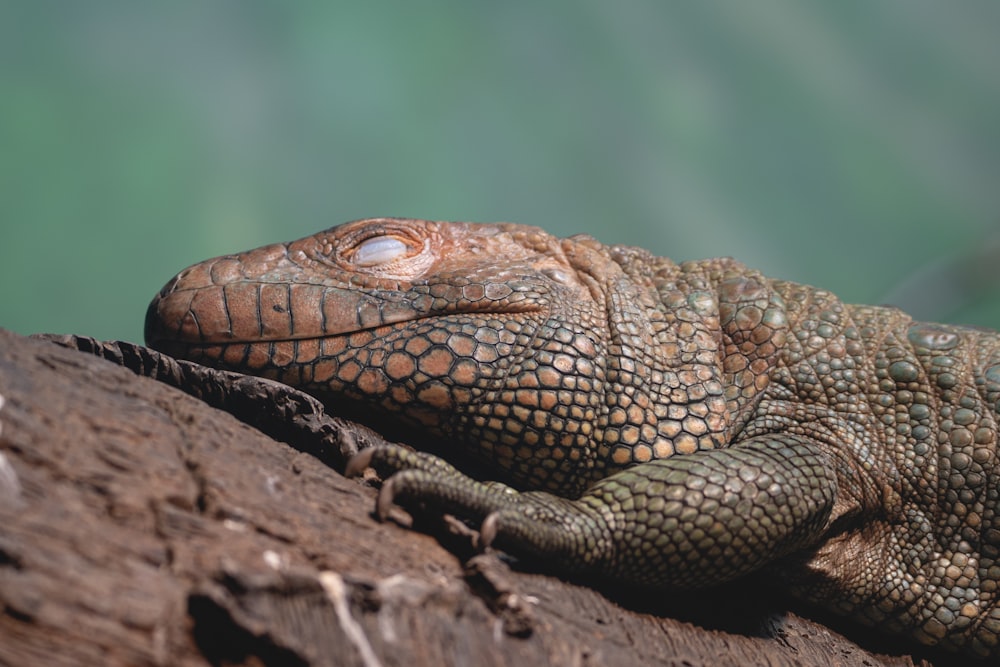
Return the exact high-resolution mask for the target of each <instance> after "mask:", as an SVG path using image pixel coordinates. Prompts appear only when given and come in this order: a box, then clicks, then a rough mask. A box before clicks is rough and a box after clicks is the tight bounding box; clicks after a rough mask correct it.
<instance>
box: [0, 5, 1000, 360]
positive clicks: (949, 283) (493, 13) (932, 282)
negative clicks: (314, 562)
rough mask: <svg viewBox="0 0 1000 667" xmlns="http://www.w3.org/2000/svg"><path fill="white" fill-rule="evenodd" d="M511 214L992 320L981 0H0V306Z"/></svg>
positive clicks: (41, 327) (117, 324)
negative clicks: (234, 256)
mask: <svg viewBox="0 0 1000 667" xmlns="http://www.w3.org/2000/svg"><path fill="white" fill-rule="evenodd" d="M373 215H402V216H412V217H425V218H434V219H456V220H477V221H495V220H509V221H517V222H524V223H530V224H534V225H539V226H542V227H545V228H547V229H548V230H550V231H552V232H554V233H557V234H560V235H566V234H572V233H577V232H587V233H590V234H593V235H594V236H597V237H598V238H600V239H601V240H603V241H606V242H614V243H629V244H636V245H642V246H645V247H647V248H649V249H650V250H652V251H654V252H656V253H659V254H666V255H670V256H671V257H673V258H675V259H693V258H699V257H706V256H715V255H732V256H736V257H738V258H740V259H741V260H743V261H745V262H746V263H748V264H751V265H753V266H755V267H757V268H760V269H761V270H763V271H764V272H765V273H767V274H769V275H773V276H776V277H781V278H787V279H793V280H797V281H801V282H807V283H811V284H814V285H820V286H823V287H827V288H829V289H832V290H834V291H836V292H837V293H838V294H840V295H841V296H842V297H843V298H845V299H846V300H849V301H855V302H874V303H879V302H894V303H897V304H899V305H902V306H904V307H906V308H908V309H910V310H911V311H913V312H915V313H916V314H918V315H919V316H921V317H924V318H928V319H935V320H947V321H952V322H963V323H969V324H980V325H988V326H989V325H992V326H1000V4H998V3H996V2H993V1H991V0H983V1H981V2H974V1H957V2H949V3H943V2H932V1H930V0H897V1H884V0H864V1H862V0H838V2H827V3H800V2H791V1H788V2H786V1H782V0H754V2H739V1H732V2H664V1H663V0H640V1H623V2H603V1H600V0H574V1H572V2H570V1H552V2H536V1H534V0H506V1H504V2H495V1H482V2H480V1H473V0H464V1H460V0H425V1H423V2H413V1H400V2H379V1H377V0H372V1H369V2H320V1H316V2H286V3H282V2H273V1H271V2H266V1H263V0H218V1H211V2H209V1H205V0H172V1H171V2H161V3H148V2H135V1H134V0H91V1H88V2H64V1H63V2H59V1H49V0H20V1H18V0H15V1H8V2H3V3H0V326H2V327H6V328H10V329H13V330H15V331H17V332H19V333H25V334H26V333H33V332H39V331H52V332H72V333H80V334H87V335H93V336H97V337H100V338H122V339H127V340H133V341H138V340H141V333H142V318H143V314H144V310H145V306H146V304H147V303H148V301H149V299H150V298H151V297H152V295H153V294H154V293H155V292H156V291H157V290H158V289H159V288H160V286H161V285H162V284H163V283H164V282H166V280H167V279H169V278H170V277H171V276H172V275H173V274H174V273H176V272H177V271H178V270H180V269H181V268H183V267H185V266H187V265H188V264H191V263H193V262H195V261H198V260H200V259H204V258H206V257H209V256H213V255H218V254H224V253H227V252H231V251H236V250H242V249H246V248H249V247H253V246H257V245H261V244H264V243H269V242H272V241H278V240H290V239H293V238H297V237H300V236H304V235H306V234H309V233H312V232H313V231H316V230H318V229H321V228H325V227H329V226H332V225H334V224H336V223H339V222H343V221H347V220H351V219H355V218H359V217H367V216H373Z"/></svg>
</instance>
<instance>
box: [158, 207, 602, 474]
mask: <svg viewBox="0 0 1000 667" xmlns="http://www.w3.org/2000/svg"><path fill="white" fill-rule="evenodd" d="M597 248H599V244H597V243H596V242H594V241H593V240H592V239H590V238H589V237H574V238H572V239H558V238H556V237H554V236H551V235H549V234H547V233H545V232H543V231H542V230H540V229H537V228H534V227H528V226H522V225H513V224H495V225H486V224H483V225H480V224H471V223H444V222H430V221H423V220H408V219H396V218H376V219H369V220H360V221H356V222H352V223H347V224H345V225H341V226H338V227H333V228H331V229H328V230H325V231H322V232H319V233H318V234H315V235H313V236H309V237H306V238H303V239H299V240H297V241H293V242H291V243H284V244H275V245H269V246H264V247H261V248H257V249H256V250H250V251H248V252H244V253H240V254H236V255H227V256H223V257H218V258H215V259H210V260H207V261H205V262H202V263H200V264H197V265H194V266H192V267H190V268H188V269H185V270H184V271H182V272H181V273H179V274H178V275H177V276H176V277H175V278H173V279H172V280H171V281H170V282H169V283H168V284H167V285H166V286H165V287H164V288H163V289H162V290H161V291H160V293H159V294H158V295H157V296H156V298H155V299H154V300H153V302H152V303H151V304H150V306H149V310H148V312H147V315H146V327H145V337H146V341H147V344H149V345H150V346H151V347H153V348H154V349H158V350H160V351H163V352H166V353H168V354H171V355H173V356H177V357H181V358H186V359H189V360H192V361H196V362H199V363H203V364H207V365H211V366H215V367H220V368H226V369H229V370H235V371H239V372H244V373H249V374H254V375H261V376H264V377H269V378H272V379H276V380H279V381H281V382H284V383H286V384H289V385H292V386H295V387H298V388H300V389H302V390H304V391H307V392H309V393H312V394H314V395H316V396H317V397H318V398H320V399H321V400H323V401H324V402H326V403H327V404H328V405H331V406H333V405H335V404H337V403H338V401H342V400H344V399H349V400H351V401H360V402H362V403H364V404H366V405H367V406H369V407H373V408H375V410H376V414H379V413H381V414H382V415H383V416H388V417H398V418H401V419H403V420H404V421H405V422H407V423H411V424H418V425H420V426H421V427H422V428H423V429H424V430H426V431H427V432H429V433H431V434H434V435H438V436H444V437H445V438H446V439H449V440H453V441H455V442H456V443H457V444H460V445H463V446H464V447H465V448H467V449H470V450H474V453H476V454H478V457H479V458H480V459H483V460H485V461H488V462H489V463H491V464H494V465H499V466H500V467H501V468H502V469H504V470H506V472H507V475H506V477H508V478H509V479H511V480H512V481H515V482H523V483H529V484H533V485H536V486H541V487H549V488H552V489H563V490H565V488H564V487H568V486H569V485H578V484H579V483H580V480H581V479H583V478H584V477H585V476H584V475H581V474H580V469H581V467H582V468H588V467H593V466H594V458H595V457H596V456H598V452H597V451H596V449H597V448H595V447H594V446H593V442H594V441H595V439H596V438H597V434H596V432H595V431H596V430H597V429H599V428H600V425H599V424H600V421H601V417H602V413H603V412H604V407H603V406H604V400H603V398H602V395H601V389H602V387H603V384H604V380H605V373H606V367H605V356H606V353H607V344H608V328H607V318H606V311H607V304H606V303H605V302H604V300H605V290H604V289H603V287H602V285H601V284H600V281H601V278H600V276H602V275H604V274H605V273H607V271H602V270H601V269H600V267H595V266H594V263H595V262H598V263H600V262H601V261H607V260H606V259H602V256H601V255H600V253H599V252H597ZM609 264H610V262H609ZM618 271H619V273H620V269H619V270H618Z"/></svg>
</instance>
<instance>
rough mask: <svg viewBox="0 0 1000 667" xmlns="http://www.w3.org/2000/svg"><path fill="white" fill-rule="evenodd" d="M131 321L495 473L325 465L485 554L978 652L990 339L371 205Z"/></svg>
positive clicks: (178, 348) (176, 344)
mask: <svg viewBox="0 0 1000 667" xmlns="http://www.w3.org/2000/svg"><path fill="white" fill-rule="evenodd" d="M145 335H146V339H147V341H148V343H149V344H150V345H151V346H152V347H154V348H156V349H159V350H161V351H164V352H167V353H169V354H173V355H175V356H180V357H183V358H187V359H190V360H194V361H198V362H201V363H205V364H209V365H214V366H218V367H223V368H227V369H230V370H237V371H241V372H245V373H251V374H256V375H262V376H266V377H270V378H273V379H277V380H279V381H282V382H285V383H287V384H289V385H293V386H295V387H299V388H301V389H304V390H305V391H308V392H310V393H312V394H314V395H316V396H317V397H319V398H320V399H323V400H328V401H330V402H331V403H332V402H333V401H335V400H338V399H339V398H344V397H346V398H350V399H354V400H360V401H364V402H365V403H367V404H368V405H370V406H372V407H373V408H375V409H376V410H380V411H384V414H386V415H395V416H397V417H399V418H402V419H404V420H406V422H407V423H409V424H412V425H413V427H415V428H416V429H419V430H420V431H421V432H423V433H427V434H430V435H431V436H434V437H436V438H438V439H439V440H440V441H441V442H442V443H445V445H446V446H447V447H452V448H460V449H461V450H462V451H464V452H466V453H468V454H470V455H472V456H473V457H475V458H477V459H478V460H479V461H480V462H482V463H484V464H485V465H486V466H488V469H492V470H493V471H495V476H496V477H497V478H498V480H500V481H502V482H505V483H507V484H510V485H512V486H510V487H508V486H506V485H505V484H500V483H493V482H490V483H483V482H479V481H476V480H474V479H472V478H470V477H468V476H466V475H465V474H463V473H462V472H459V471H458V470H457V469H456V468H455V467H452V465H450V464H448V463H446V462H445V461H444V460H443V459H442V458H438V457H435V456H431V455H430V454H427V453H422V452H414V451H412V450H410V449H408V448H404V447H400V446H386V447H378V448H374V449H367V450H364V451H363V452H362V453H361V454H359V455H358V456H357V457H356V459H355V460H353V461H352V462H351V463H350V464H349V466H348V469H349V470H348V472H349V473H357V472H358V471H359V470H361V469H363V468H364V467H366V466H368V465H372V466H374V467H376V468H377V469H379V470H380V471H382V472H383V473H385V474H387V475H389V476H388V479H387V481H386V482H385V484H384V485H383V487H382V490H381V492H380V496H379V500H378V511H379V513H380V514H383V515H384V514H385V513H386V512H387V511H388V509H389V507H390V506H391V504H392V503H393V502H400V503H403V504H405V503H412V502H415V501H420V502H422V503H426V504H428V505H430V506H433V507H436V508H438V509H439V510H441V511H446V512H449V513H454V514H457V515H459V516H462V517H465V518H466V519H467V520H470V521H473V522H481V533H482V539H483V541H484V542H485V543H487V544H489V543H492V544H493V545H494V546H496V547H498V548H500V549H502V550H505V551H508V552H509V553H512V554H515V555H518V556H521V557H525V558H534V559H537V560H539V561H541V562H545V563H549V564H550V565H551V566H552V567H554V568H558V569H561V570H563V571H569V572H583V573H587V574H589V575H591V576H595V577H600V578H603V579H605V580H611V581H616V582H621V583H622V584H627V585H632V586H645V587H652V588H660V589H680V588H692V587H699V586H708V585H714V584H719V583H722V582H725V581H729V580H732V579H734V578H736V577H740V576H741V575H744V574H747V573H749V572H751V571H753V570H756V569H758V568H762V567H765V566H768V567H771V568H772V569H773V571H774V572H775V579H776V580H777V581H780V582H781V583H782V585H785V586H787V587H788V588H789V590H791V591H792V592H793V593H794V594H796V595H798V596H801V597H803V598H805V599H807V600H810V601H813V602H815V603H818V604H820V605H822V606H824V607H827V608H829V609H832V610H834V611H835V612H838V613H841V614H845V615H850V616H853V617H855V618H858V619H860V620H862V621H864V622H866V623H868V624H872V625H875V626H878V627H880V628H883V629H885V630H887V631H890V632H895V633H901V634H905V635H908V636H910V637H912V638H915V639H917V640H919V641H920V642H923V643H925V644H929V645H935V646H939V647H943V648H946V649H950V650H956V651H963V652H965V653H966V654H967V655H970V656H978V657H990V656H992V657H997V656H1000V604H998V600H1000V597H998V585H1000V560H998V557H1000V464H998V460H997V456H998V449H997V447H998V444H997V438H998V427H997V422H998V418H1000V414H998V410H1000V334H998V333H997V332H994V331H988V330H984V329H976V328H969V327H960V326H947V325H940V324H927V323H923V322H915V321H913V320H912V319H911V318H910V317H909V316H907V315H906V314H904V313H903V312H901V311H900V310H898V309H895V308H890V307H876V306H862V305H847V304H844V303H842V302H841V301H839V300H838V299H837V298H836V297H835V296H834V295H833V294H831V293H830V292H827V291H823V290H820V289H815V288H812V287H808V286H805V285H799V284H796V283H792V282H785V281H781V280H774V279H771V278H767V277H765V276H763V275H761V274H760V273H758V272H757V271H755V270H752V269H749V268H747V267H746V266H744V265H742V264H740V263H738V262H736V261H734V260H732V259H709V260H703V261H693V262H685V263H675V262H673V261H671V260H670V259H667V258H664V257H656V256H654V255H652V254H650V253H649V252H647V251H645V250H642V249H639V248H634V247H626V246H609V245H603V244H601V243H599V242H597V241H596V240H594V239H593V238H591V237H589V236H584V235H578V236H572V237H570V238H565V239H562V238H556V237H554V236H552V235H550V234H547V233H545V232H544V231H542V230H540V229H537V228H534V227H528V226H522V225H516V224H471V223H444V222H429V221H424V220H408V219H395V218H377V219H371V220H360V221H356V222H352V223H348V224H345V225H341V226H338V227H334V228H332V229H328V230H326V231H322V232H319V233H318V234H315V235H313V236H309V237H307V238H304V239H300V240H298V241H294V242H291V243H280V244H275V245H269V246H265V247H262V248H258V249H256V250H251V251H248V252H244V253H241V254H237V255H227V256H224V257H219V258H216V259H211V260H208V261H206V262H203V263H201V264H197V265H195V266H192V267H190V268H188V269H186V270H184V271H182V272H181V273H180V274H178V275H177V277H175V278H174V279H173V280H171V281H170V282H169V283H168V284H167V285H166V286H165V287H164V288H163V290H162V291H161V292H160V293H159V295H158V296H157V297H156V298H155V300H154V301H153V303H152V304H151V305H150V307H149V311H148V314H147V319H146V332H145ZM445 451H447V449H446V450H445ZM453 451H454V450H453ZM445 456H447V454H445ZM515 489H517V490H515Z"/></svg>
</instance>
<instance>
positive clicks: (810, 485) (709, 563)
mask: <svg viewBox="0 0 1000 667" xmlns="http://www.w3.org/2000/svg"><path fill="white" fill-rule="evenodd" d="M358 457H359V458H358V459H356V460H355V461H354V462H352V463H353V465H352V466H349V471H350V472H356V471H358V470H359V468H363V467H364V466H365V465H367V464H368V463H369V462H373V463H374V464H375V465H376V467H380V468H382V469H383V470H384V469H386V468H389V469H396V470H399V472H397V473H396V474H395V475H392V476H391V477H390V478H389V479H388V481H387V483H386V486H385V487H384V488H383V491H382V493H381V494H380V499H379V512H380V514H384V513H385V512H387V511H388V507H389V504H390V503H391V502H400V503H403V504H406V503H409V502H413V501H421V502H424V503H427V504H429V505H432V506H435V507H438V508H440V509H442V510H445V511H448V512H452V513H455V514H457V515H460V516H464V517H467V518H469V519H472V520H479V521H483V526H482V536H483V540H484V542H486V543H493V544H494V545H496V546H497V547H498V548H500V549H503V550H504V551H508V552H510V553H512V554H514V555H517V556H528V557H532V558H534V559H537V560H540V561H543V562H546V563H549V564H551V565H554V566H556V567H558V568H560V569H562V570H566V571H571V572H579V573H590V574H596V575H599V576H603V577H607V578H610V579H613V580H616V581H619V582H622V583H626V584H631V585H651V586H656V587H664V588H692V587H699V586H705V585H708V584H710V583H721V582H723V581H728V580H731V579H734V578H736V577H739V576H741V575H743V574H746V573H748V572H750V571H752V570H754V569H756V568H758V567H760V566H762V565H764V564H766V563H768V562H770V561H772V560H774V559H776V558H778V557H780V556H782V555H784V554H787V553H789V552H791V551H793V550H795V549H797V548H801V547H804V546H807V545H808V544H810V543H811V542H813V541H815V539H816V538H817V537H818V536H819V535H820V534H821V533H822V531H823V529H824V527H825V526H826V523H827V520H828V518H829V516H830V513H831V510H832V508H833V504H834V500H835V497H836V489H837V483H836V478H835V475H834V471H833V466H832V463H831V462H830V461H829V460H828V459H827V457H826V456H825V455H824V454H823V452H822V451H821V449H820V448H819V447H818V446H817V445H816V444H815V443H813V442H812V441H810V440H808V439H806V438H800V437H796V436H788V435H770V436H761V437H757V438H753V439H749V440H747V441H744V442H741V443H739V444H737V445H734V446H733V447H730V448H727V449H719V450H710V451H704V452H698V453H696V454H691V455H683V456H674V457H672V458H668V459H661V460H657V461H653V462H650V463H645V464H641V465H637V466H634V467H632V468H629V469H627V470H623V471H621V472H617V473H615V474H613V475H610V476H608V477H607V478H605V479H603V480H600V481H599V482H597V483H595V484H594V485H593V486H591V487H590V488H589V489H588V490H587V491H586V492H585V493H584V494H583V495H582V496H581V497H580V498H579V499H577V500H569V499H566V498H561V497H558V496H553V495H551V494H548V493H544V492H526V493H516V492H514V491H512V490H510V489H508V488H507V487H503V486H502V485H497V486H493V485H489V484H483V483H480V482H477V481H475V480H473V479H471V478H469V477H466V476H464V475H462V474H461V473H459V472H458V471H457V470H455V469H454V468H452V467H451V466H449V465H448V464H447V463H444V462H443V461H441V460H440V459H437V458H435V457H432V456H429V455H426V454H418V453H415V452H409V451H407V450H404V449H402V448H395V447H393V448H377V449H376V450H374V451H372V452H371V453H368V452H363V453H362V454H359V455H358Z"/></svg>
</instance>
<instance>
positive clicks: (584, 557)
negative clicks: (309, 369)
mask: <svg viewBox="0 0 1000 667" xmlns="http://www.w3.org/2000/svg"><path fill="white" fill-rule="evenodd" d="M367 467H373V468H375V469H376V470H377V471H378V472H379V473H380V474H383V475H384V474H388V477H387V479H386V481H385V482H384V483H383V485H382V488H381V490H380V491H379V495H378V499H377V501H376V506H375V515H376V516H377V517H378V518H379V520H384V519H385V518H386V517H387V516H389V512H390V511H391V510H392V508H393V506H394V505H396V504H399V505H402V506H404V507H406V506H411V505H413V504H415V503H421V504H424V505H426V506H429V507H433V508H434V509H436V510H439V511H441V512H444V513H448V514H454V515H455V516H458V517H461V518H464V519H467V520H470V521H472V522H474V523H476V522H479V523H481V528H480V539H479V546H480V547H481V548H484V549H485V548H487V547H489V546H491V545H493V544H495V545H496V546H497V547H498V548H499V549H502V550H504V551H507V552H509V553H511V554H512V555H516V556H523V555H531V556H536V557H541V558H542V559H543V560H544V559H552V558H555V559H556V561H557V562H560V564H562V565H563V566H566V567H569V568H570V569H572V570H579V569H586V568H587V567H588V566H590V565H591V563H589V562H588V560H589V559H590V558H591V557H595V558H596V557H598V556H599V555H600V554H603V553H604V552H605V550H606V549H607V548H608V547H609V546H610V535H609V534H608V530H607V525H606V523H605V521H604V519H603V517H601V515H600V512H598V511H596V510H595V509H594V508H593V507H592V506H590V505H588V504H586V503H581V502H579V501H573V500H569V499H566V498H561V497H558V496H554V495H551V494H549V493H544V492H535V491H533V492H525V493H519V492H517V491H515V490H513V489H511V488H510V487H508V486H506V485H504V484H501V483H498V482H479V481H476V480H474V479H472V478H471V477H468V476H467V475H465V474H463V473H461V472H459V471H458V470H457V469H455V468H454V467H453V466H451V465H450V464H448V463H446V462H445V461H443V460H442V459H439V458H437V457H435V456H432V455H430V454H426V453H423V452H415V451H412V450H409V449H406V448H404V447H400V446H398V445H389V446H381V445H380V446H377V447H372V448H369V449H366V450H364V451H362V452H360V453H358V454H357V455H355V456H354V457H353V458H352V459H351V461H350V462H349V463H348V465H347V469H346V471H345V473H346V474H347V475H348V476H357V475H360V474H361V473H362V472H363V471H364V470H365V468H367Z"/></svg>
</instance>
